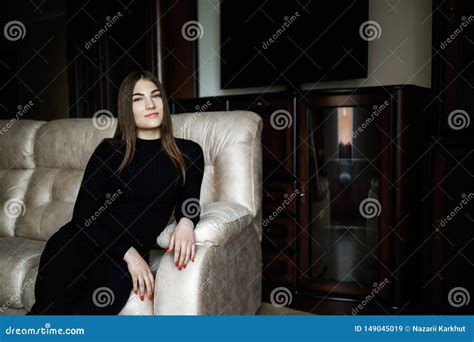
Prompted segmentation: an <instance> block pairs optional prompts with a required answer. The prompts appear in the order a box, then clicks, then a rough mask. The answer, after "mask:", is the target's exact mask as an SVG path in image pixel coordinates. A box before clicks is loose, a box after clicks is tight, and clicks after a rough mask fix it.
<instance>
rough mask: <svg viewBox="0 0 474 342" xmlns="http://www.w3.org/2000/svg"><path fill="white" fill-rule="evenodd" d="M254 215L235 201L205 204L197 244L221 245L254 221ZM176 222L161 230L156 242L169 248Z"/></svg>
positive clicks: (196, 230)
mask: <svg viewBox="0 0 474 342" xmlns="http://www.w3.org/2000/svg"><path fill="white" fill-rule="evenodd" d="M252 219H253V217H252V215H251V214H250V213H249V211H248V210H247V209H246V208H245V207H244V206H242V205H240V204H237V203H233V202H213V203H207V204H204V205H203V207H202V212H201V218H200V221H199V223H198V224H197V227H196V228H195V230H194V231H195V240H196V245H212V246H219V245H223V244H225V242H226V241H227V240H228V239H229V238H231V237H232V236H234V235H236V234H237V235H238V234H240V233H241V232H242V229H244V228H245V227H247V226H248V225H249V224H250V222H252ZM175 227H176V223H171V224H169V225H168V226H166V228H165V229H164V230H163V231H162V232H161V234H160V235H159V236H158V238H157V240H156V242H157V244H158V246H160V247H161V248H168V246H169V244H170V239H171V234H172V233H173V231H174V228H175Z"/></svg>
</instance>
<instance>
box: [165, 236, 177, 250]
mask: <svg viewBox="0 0 474 342" xmlns="http://www.w3.org/2000/svg"><path fill="white" fill-rule="evenodd" d="M174 241H175V238H174V233H173V234H171V238H170V245H169V246H168V250H167V251H166V252H171V251H172V250H173V247H174Z"/></svg>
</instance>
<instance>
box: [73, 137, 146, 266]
mask: <svg viewBox="0 0 474 342" xmlns="http://www.w3.org/2000/svg"><path fill="white" fill-rule="evenodd" d="M118 157H119V156H118V155H114V149H113V147H112V145H111V144H110V143H108V142H105V141H103V142H101V143H100V144H99V145H98V146H97V148H96V149H95V150H94V152H93V154H92V156H91V158H90V159H89V161H88V163H87V166H86V169H85V171H84V176H83V178H82V182H81V187H80V189H79V193H78V195H77V199H76V203H75V205H74V211H73V215H72V222H73V224H75V226H76V227H78V228H79V229H81V230H82V231H83V232H84V234H85V235H86V236H87V237H89V238H90V239H91V240H93V241H95V242H96V243H97V244H98V245H99V247H100V248H101V249H102V250H103V251H106V252H108V254H109V255H111V256H112V257H114V258H118V259H123V257H124V255H125V253H126V252H127V250H128V249H129V248H130V247H132V246H134V245H135V244H134V242H133V241H132V240H131V239H130V236H129V235H128V234H127V233H126V232H125V233H123V234H122V235H121V236H120V237H119V238H117V237H116V236H115V235H114V234H112V233H111V232H109V231H107V230H106V229H104V227H102V226H100V225H97V223H98V222H99V221H98V220H97V218H98V216H100V215H103V214H104V212H103V211H102V210H104V208H105V207H106V205H105V200H106V194H105V191H106V186H107V182H108V181H109V179H110V177H111V175H112V174H113V171H114V169H113V166H112V165H113V164H115V163H112V161H113V160H114V158H118ZM117 191H119V190H117ZM110 195H112V194H110ZM137 249H138V248H137Z"/></svg>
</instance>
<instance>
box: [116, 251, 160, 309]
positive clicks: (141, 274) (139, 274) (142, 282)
mask: <svg viewBox="0 0 474 342" xmlns="http://www.w3.org/2000/svg"><path fill="white" fill-rule="evenodd" d="M123 260H125V261H126V262H127V266H128V271H129V272H130V275H131V276H132V282H133V292H134V293H135V294H137V291H138V292H139V298H140V299H141V300H142V301H143V300H144V295H145V288H146V292H147V297H148V299H149V300H152V299H153V291H154V289H155V279H154V278H153V274H152V273H151V270H150V266H149V265H148V263H147V262H146V261H145V259H143V258H142V256H141V255H140V253H138V251H137V250H136V249H135V248H134V247H130V248H129V250H128V251H127V253H125V255H124V257H123Z"/></svg>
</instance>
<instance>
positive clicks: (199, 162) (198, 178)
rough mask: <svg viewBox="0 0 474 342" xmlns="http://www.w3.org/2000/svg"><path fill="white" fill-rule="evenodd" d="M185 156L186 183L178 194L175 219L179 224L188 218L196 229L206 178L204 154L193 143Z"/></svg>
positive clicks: (197, 145) (185, 152) (199, 147)
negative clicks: (203, 183) (203, 184)
mask: <svg viewBox="0 0 474 342" xmlns="http://www.w3.org/2000/svg"><path fill="white" fill-rule="evenodd" d="M184 154H185V157H184V159H185V162H186V182H185V184H184V187H183V189H182V191H181V192H180V193H179V194H178V200H177V201H176V205H175V209H174V217H175V219H176V222H177V223H178V224H179V223H180V222H181V219H182V218H187V219H189V220H190V221H191V222H192V224H193V228H196V225H197V224H198V222H199V219H200V214H201V208H200V205H199V200H200V197H201V184H202V178H203V176H204V153H203V151H202V148H201V146H200V145H199V144H197V143H194V142H193V143H192V144H190V145H189V151H184Z"/></svg>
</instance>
